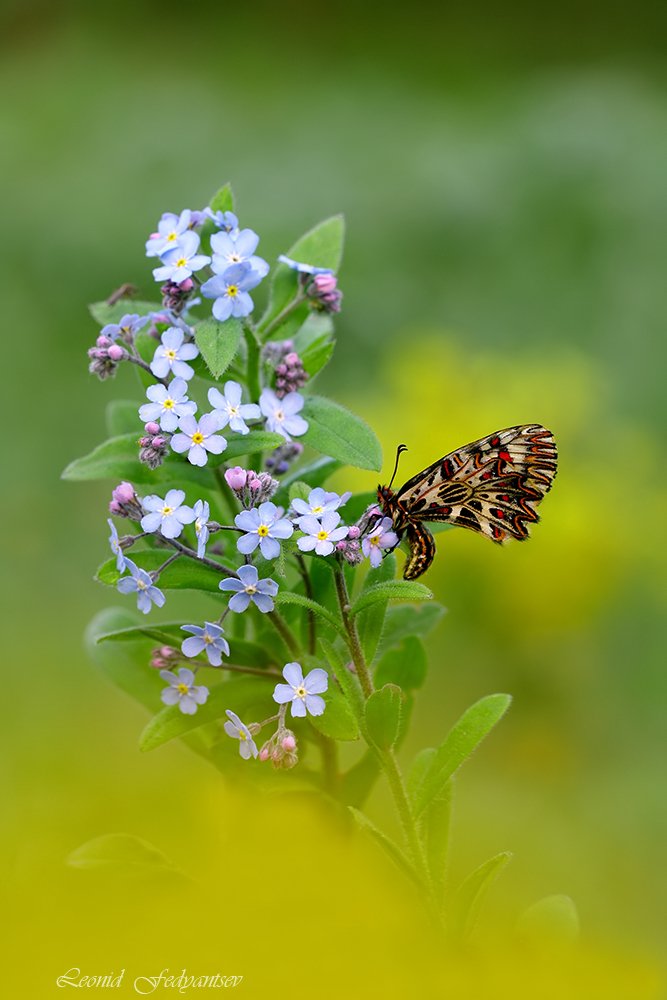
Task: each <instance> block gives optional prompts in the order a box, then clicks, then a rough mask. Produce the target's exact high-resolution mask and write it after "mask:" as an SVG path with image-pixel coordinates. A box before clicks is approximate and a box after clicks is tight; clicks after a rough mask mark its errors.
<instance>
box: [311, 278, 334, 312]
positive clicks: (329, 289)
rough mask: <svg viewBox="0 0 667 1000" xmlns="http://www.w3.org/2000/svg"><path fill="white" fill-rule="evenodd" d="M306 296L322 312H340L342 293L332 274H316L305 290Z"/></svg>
mask: <svg viewBox="0 0 667 1000" xmlns="http://www.w3.org/2000/svg"><path fill="white" fill-rule="evenodd" d="M306 295H307V296H308V298H310V299H313V300H314V302H315V303H316V305H317V306H318V308H320V309H322V310H324V312H329V313H337V312H340V307H341V302H342V300H343V293H342V292H341V290H340V289H339V287H338V279H337V277H336V275H335V274H333V273H332V272H327V273H324V274H316V275H315V276H314V277H313V280H312V281H311V282H310V283H309V284H308V287H307V288H306Z"/></svg>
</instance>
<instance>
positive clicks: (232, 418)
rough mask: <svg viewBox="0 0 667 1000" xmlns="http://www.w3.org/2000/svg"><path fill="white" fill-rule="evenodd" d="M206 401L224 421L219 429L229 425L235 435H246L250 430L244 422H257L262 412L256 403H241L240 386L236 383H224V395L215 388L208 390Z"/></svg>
mask: <svg viewBox="0 0 667 1000" xmlns="http://www.w3.org/2000/svg"><path fill="white" fill-rule="evenodd" d="M208 401H209V403H210V404H211V406H212V407H213V410H214V412H215V413H219V414H220V416H221V418H223V419H224V423H222V424H221V425H220V426H221V427H226V426H227V424H229V426H230V428H231V430H233V431H235V432H236V433H237V434H247V433H248V431H249V430H250V428H249V427H248V425H247V424H246V420H259V419H260V417H261V416H262V411H261V410H260V408H259V406H257V404H256V403H242V402H241V386H240V385H239V384H238V382H225V391H224V394H223V393H222V392H220V390H219V389H216V388H215V387H214V388H212V389H209V390H208Z"/></svg>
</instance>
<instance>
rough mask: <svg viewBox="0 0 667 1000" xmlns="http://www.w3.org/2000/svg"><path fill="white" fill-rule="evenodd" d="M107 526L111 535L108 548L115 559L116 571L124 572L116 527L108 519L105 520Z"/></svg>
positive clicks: (123, 557) (123, 555)
mask: <svg viewBox="0 0 667 1000" xmlns="http://www.w3.org/2000/svg"><path fill="white" fill-rule="evenodd" d="M107 524H108V525H109V530H110V532H111V534H110V535H109V546H110V548H111V551H112V552H113V554H114V555H115V557H116V569H117V570H118V572H119V573H124V572H125V562H126V560H125V554H124V552H123V549H122V548H121V544H120V538H119V537H118V532H117V531H116V525H115V524H114V523H113V521H112V520H111V518H110V517H108V518H107Z"/></svg>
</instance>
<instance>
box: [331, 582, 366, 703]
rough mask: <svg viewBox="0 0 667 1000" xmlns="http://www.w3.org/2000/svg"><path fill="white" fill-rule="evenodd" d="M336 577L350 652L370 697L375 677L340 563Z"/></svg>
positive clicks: (360, 680)
mask: <svg viewBox="0 0 667 1000" xmlns="http://www.w3.org/2000/svg"><path fill="white" fill-rule="evenodd" d="M334 579H335V581H336V596H337V597H338V606H339V608H340V614H341V618H342V619H343V625H344V627H345V631H346V633H347V640H348V645H349V647H350V652H351V653H352V661H353V663H354V666H355V669H356V671H357V677H358V678H359V682H360V684H361V688H362V691H363V692H364V697H365V698H370V696H371V695H372V694H373V679H372V677H371V672H370V670H369V669H368V664H367V663H366V657H365V656H364V651H363V649H362V648H361V640H360V639H359V632H358V630H357V623H356V622H355V620H354V618H352V617H351V615H350V595H349V594H348V592H347V583H346V582H345V574H344V573H343V570H342V567H341V566H340V565H339V564H337V565H336V568H335V569H334Z"/></svg>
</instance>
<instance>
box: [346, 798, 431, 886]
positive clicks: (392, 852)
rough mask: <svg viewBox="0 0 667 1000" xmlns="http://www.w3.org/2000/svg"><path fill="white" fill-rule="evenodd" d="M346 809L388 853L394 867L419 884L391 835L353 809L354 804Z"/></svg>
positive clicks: (360, 826) (412, 869)
mask: <svg viewBox="0 0 667 1000" xmlns="http://www.w3.org/2000/svg"><path fill="white" fill-rule="evenodd" d="M348 809H349V810H350V812H351V814H352V815H353V816H354V818H355V820H356V822H357V825H358V826H359V829H361V830H365V831H366V833H368V834H369V835H370V836H371V837H373V839H374V840H375V841H376V842H377V843H378V844H379V845H380V847H382V849H383V851H385V852H386V853H387V854H388V855H389V857H390V858H391V860H392V861H393V862H394V864H395V865H396V867H397V868H399V869H400V870H401V871H402V872H403V874H404V875H407V876H408V878H409V879H411V881H413V882H417V884H418V885H419V879H418V878H417V874H416V872H415V870H414V868H413V867H412V864H411V863H410V860H409V858H408V857H407V855H406V854H405V853H404V852H403V851H402V850H401V848H400V847H399V846H398V845H397V844H395V843H394V841H393V840H392V839H391V837H388V836H387V834H386V833H383V832H382V830H379V829H378V827H377V826H376V825H375V823H373V821H372V820H370V819H369V818H368V816H366V815H365V814H364V813H362V812H361V811H360V810H359V809H355V808H354V806H348Z"/></svg>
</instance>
